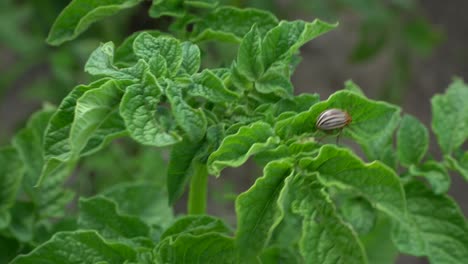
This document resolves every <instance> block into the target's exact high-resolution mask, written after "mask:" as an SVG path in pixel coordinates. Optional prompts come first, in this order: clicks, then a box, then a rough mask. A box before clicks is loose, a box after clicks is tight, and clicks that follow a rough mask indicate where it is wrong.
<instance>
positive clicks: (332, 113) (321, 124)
mask: <svg viewBox="0 0 468 264" xmlns="http://www.w3.org/2000/svg"><path fill="white" fill-rule="evenodd" d="M351 121H352V118H351V116H350V115H349V114H348V113H347V112H346V111H344V110H341V109H338V108H331V109H328V110H325V111H323V112H322V113H321V114H320V115H319V117H318V118H317V122H316V123H315V126H316V128H317V129H320V130H325V131H328V130H334V129H339V128H343V127H345V126H347V125H348V124H349V123H351Z"/></svg>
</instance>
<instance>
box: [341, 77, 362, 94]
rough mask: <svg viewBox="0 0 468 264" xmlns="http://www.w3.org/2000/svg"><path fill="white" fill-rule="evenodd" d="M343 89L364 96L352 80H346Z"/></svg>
mask: <svg viewBox="0 0 468 264" xmlns="http://www.w3.org/2000/svg"><path fill="white" fill-rule="evenodd" d="M344 89H345V90H348V91H350V92H354V93H356V94H358V95H362V96H365V95H364V92H363V91H362V90H361V87H359V86H358V85H357V84H355V83H354V82H353V81H352V80H348V81H346V82H345V87H344Z"/></svg>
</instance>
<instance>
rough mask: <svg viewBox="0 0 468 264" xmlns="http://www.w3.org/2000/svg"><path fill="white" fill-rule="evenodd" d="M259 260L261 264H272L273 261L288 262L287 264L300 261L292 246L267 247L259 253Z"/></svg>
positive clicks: (296, 263)
mask: <svg viewBox="0 0 468 264" xmlns="http://www.w3.org/2000/svg"><path fill="white" fill-rule="evenodd" d="M260 261H261V263H263V264H270V263H271V264H274V263H288V264H299V263H302V262H301V260H300V256H298V253H296V252H294V250H293V249H292V248H284V247H278V246H273V247H269V248H267V249H266V250H264V251H263V252H262V255H260Z"/></svg>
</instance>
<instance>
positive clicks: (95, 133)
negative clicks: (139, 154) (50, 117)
mask: <svg viewBox="0 0 468 264" xmlns="http://www.w3.org/2000/svg"><path fill="white" fill-rule="evenodd" d="M122 94H123V87H122V83H120V82H117V81H109V82H106V83H105V84H103V85H101V86H100V87H99V88H97V89H92V90H89V91H86V92H85V93H84V94H83V95H82V96H81V97H80V98H79V99H78V100H77V101H76V106H75V116H74V120H73V124H72V127H71V130H70V139H69V140H70V142H71V144H70V147H71V155H72V158H75V157H76V158H77V157H78V156H79V155H80V154H81V155H88V154H91V153H93V152H95V151H97V150H99V149H101V148H102V147H103V145H105V144H107V143H108V142H109V141H111V140H112V139H114V138H117V137H120V136H123V135H125V134H126V130H125V125H124V121H123V119H122V118H121V117H120V115H119V103H120V100H121V98H122Z"/></svg>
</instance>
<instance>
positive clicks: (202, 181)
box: [188, 164, 208, 214]
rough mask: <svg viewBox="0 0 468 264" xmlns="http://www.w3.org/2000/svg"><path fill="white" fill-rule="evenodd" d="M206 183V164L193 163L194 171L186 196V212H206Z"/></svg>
mask: <svg viewBox="0 0 468 264" xmlns="http://www.w3.org/2000/svg"><path fill="white" fill-rule="evenodd" d="M207 185H208V170H207V168H206V165H204V164H197V165H195V173H194V175H193V176H192V179H191V182H190V190H189V198H188V214H205V213H206V194H207Z"/></svg>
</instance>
